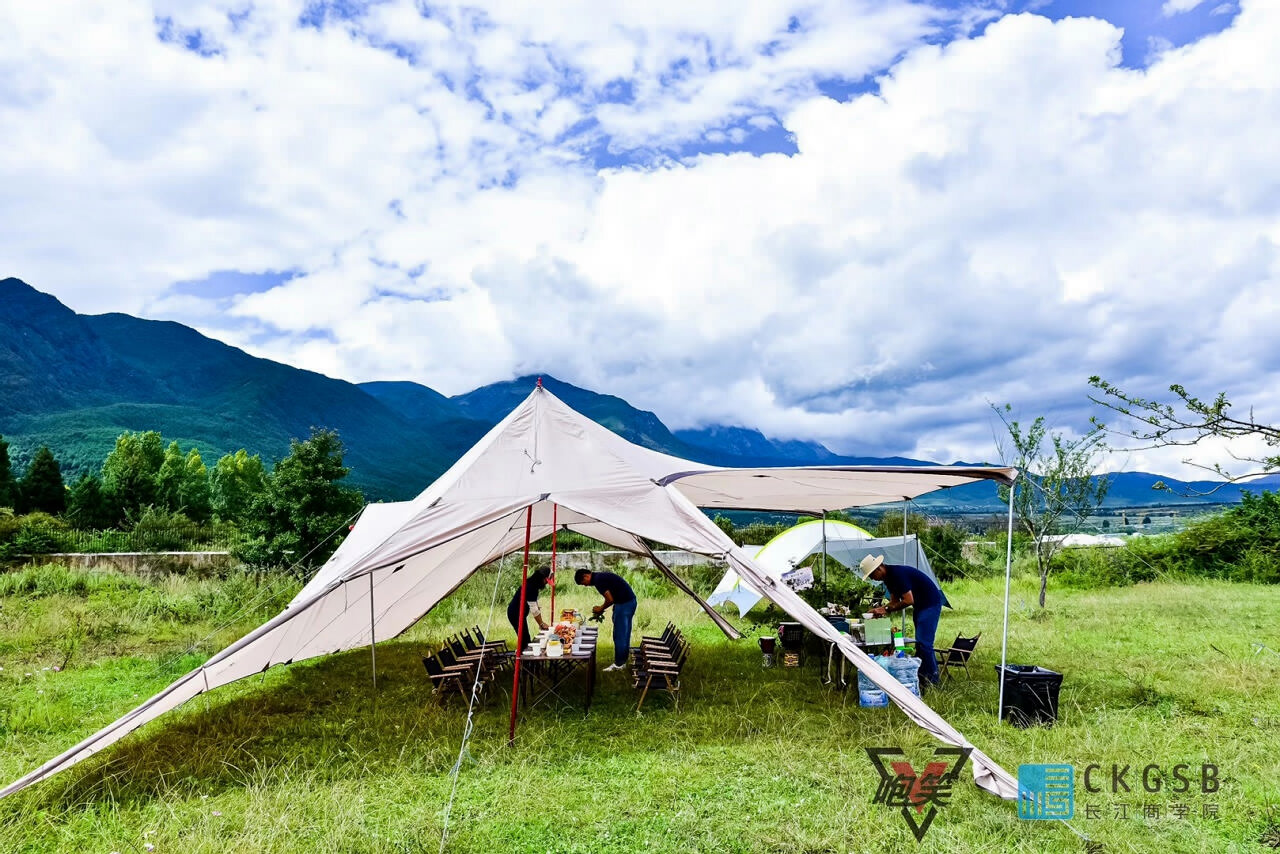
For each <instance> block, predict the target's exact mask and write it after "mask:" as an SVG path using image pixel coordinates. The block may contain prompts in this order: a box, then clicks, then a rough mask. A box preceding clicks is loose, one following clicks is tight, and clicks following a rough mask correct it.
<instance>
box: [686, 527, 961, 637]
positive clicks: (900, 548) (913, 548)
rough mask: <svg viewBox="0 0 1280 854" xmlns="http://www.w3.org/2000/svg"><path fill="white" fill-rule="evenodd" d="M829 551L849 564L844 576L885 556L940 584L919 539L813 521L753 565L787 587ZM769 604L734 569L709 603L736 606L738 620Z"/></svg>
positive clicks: (766, 548) (785, 535) (779, 539)
mask: <svg viewBox="0 0 1280 854" xmlns="http://www.w3.org/2000/svg"><path fill="white" fill-rule="evenodd" d="M824 550H825V552H826V555H827V557H830V558H834V559H835V560H837V561H839V562H840V563H841V564H843V566H844V567H845V570H843V571H852V569H853V567H855V566H857V565H858V562H859V561H860V560H862V558H863V557H864V556H865V555H884V559H885V562H886V563H906V564H910V565H912V566H915V567H917V568H918V569H919V570H920V571H921V572H923V573H924V574H925V575H928V576H929V577H930V578H932V579H933V583H934V584H938V578H937V576H935V575H934V574H933V568H932V567H931V566H930V565H929V558H928V557H927V556H926V555H925V553H924V549H922V548H921V547H920V542H919V540H918V539H917V538H916V536H915V534H909V535H907V536H906V537H873V536H871V534H870V533H868V532H867V531H865V530H863V529H862V528H859V527H858V526H857V525H854V524H852V523H850V522H843V521H839V520H836V519H826V520H822V519H811V520H809V521H807V522H801V523H800V524H798V525H794V526H792V527H790V528H788V529H787V530H785V531H783V532H782V533H780V534H778V535H777V536H776V537H774V538H773V539H772V540H770V541H769V542H767V543H765V544H764V545H763V546H761V547H760V548H759V550H757V551H756V552H755V553H754V554H753V555H752V560H754V561H755V562H756V563H757V564H759V566H760V567H761V568H762V569H764V570H765V571H766V572H767V573H768V574H769V577H770V578H773V579H775V580H778V581H781V580H782V576H783V575H784V574H785V573H787V572H790V571H791V569H792V568H793V567H795V566H797V565H799V564H800V563H801V562H802V561H804V559H805V558H807V557H809V556H810V555H815V554H818V553H820V552H822V551H824ZM873 583H874V582H873ZM939 587H941V585H939ZM763 598H764V594H763V593H761V592H760V591H759V590H757V589H756V588H755V587H753V586H751V583H750V582H748V581H744V580H743V579H742V578H741V577H740V576H739V575H738V573H736V572H734V571H733V570H732V569H730V570H728V571H727V572H725V574H724V577H723V578H721V579H720V583H719V584H717V585H716V589H715V590H714V591H713V592H712V594H711V595H710V596H708V597H707V603H708V604H709V605H713V606H715V605H723V604H725V603H726V602H732V603H733V604H734V605H736V606H737V608H738V616H740V617H745V616H746V614H747V612H748V611H750V610H751V609H752V608H754V607H755V606H756V605H757V604H759V602H760V600H761V599H763Z"/></svg>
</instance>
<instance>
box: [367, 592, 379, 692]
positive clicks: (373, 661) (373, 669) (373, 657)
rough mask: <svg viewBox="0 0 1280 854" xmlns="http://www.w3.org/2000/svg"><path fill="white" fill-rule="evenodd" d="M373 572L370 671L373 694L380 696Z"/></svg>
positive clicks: (370, 603) (370, 602) (370, 607)
mask: <svg viewBox="0 0 1280 854" xmlns="http://www.w3.org/2000/svg"><path fill="white" fill-rule="evenodd" d="M373 630H374V619H373V573H372V572H371V573H369V659H370V667H369V672H370V673H372V674H373V696H374V697H375V698H377V696H378V638H377V636H376V635H374V633H373Z"/></svg>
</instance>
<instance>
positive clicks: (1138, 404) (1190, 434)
mask: <svg viewBox="0 0 1280 854" xmlns="http://www.w3.org/2000/svg"><path fill="white" fill-rule="evenodd" d="M1089 385H1091V386H1093V387H1094V388H1095V389H1097V390H1098V391H1099V392H1101V396H1097V397H1095V396H1094V395H1090V396H1089V399H1090V400H1092V401H1093V402H1094V403H1096V404H1098V405H1099V406H1105V407H1106V408H1107V409H1110V410H1112V411H1113V412H1119V413H1120V414H1121V415H1124V416H1126V417H1128V418H1130V419H1132V420H1133V421H1134V422H1136V424H1135V425H1134V426H1133V427H1132V428H1131V429H1129V430H1128V431H1119V430H1113V431H1110V432H1114V433H1119V434H1121V435H1124V436H1127V437H1128V438H1130V439H1133V440H1135V441H1137V442H1141V443H1142V444H1141V445H1139V446H1137V447H1136V448H1135V450H1146V449H1151V448H1168V447H1190V446H1193V445H1195V444H1196V443H1198V442H1200V441H1201V440H1202V439H1207V438H1210V437H1217V438H1223V439H1242V438H1252V437H1256V438H1260V439H1262V440H1263V441H1264V442H1265V443H1266V444H1267V446H1268V447H1272V448H1276V447H1280V426H1276V425H1272V424H1264V423H1262V422H1260V421H1258V420H1257V418H1256V417H1255V416H1254V412H1253V410H1252V409H1250V410H1249V414H1248V415H1247V416H1244V417H1236V416H1234V415H1232V414H1231V412H1230V410H1231V401H1230V400H1228V399H1227V396H1226V393H1225V392H1220V393H1219V394H1218V395H1217V397H1215V398H1214V399H1213V400H1212V401H1205V400H1202V399H1200V398H1198V397H1196V396H1195V395H1193V394H1191V393H1190V392H1188V391H1187V390H1186V388H1185V387H1183V386H1182V385H1179V384H1178V383H1174V384H1173V385H1171V386H1169V391H1170V393H1171V394H1172V395H1173V397H1174V400H1173V402H1168V403H1166V402H1162V401H1158V400H1149V399H1147V398H1143V397H1139V396H1137V395H1134V394H1129V393H1127V392H1125V391H1122V390H1121V389H1119V388H1117V387H1116V386H1115V385H1114V384H1112V383H1109V382H1107V381H1106V380H1104V379H1102V377H1098V376H1093V377H1090V378H1089ZM1228 453H1229V454H1230V455H1231V457H1232V458H1233V459H1236V460H1239V461H1240V462H1242V463H1247V464H1250V465H1252V466H1260V467H1261V468H1260V470H1258V471H1251V472H1246V473H1244V474H1232V473H1231V472H1230V471H1228V470H1226V469H1225V468H1223V466H1222V465H1221V464H1219V463H1214V464H1213V465H1204V464H1201V463H1197V462H1194V461H1193V460H1190V459H1184V460H1183V461H1182V462H1183V463H1185V464H1187V465H1190V466H1195V467H1196V468H1201V469H1204V470H1205V471H1208V472H1211V473H1213V474H1214V475H1216V476H1217V477H1220V478H1222V480H1223V483H1222V484H1220V485H1219V486H1217V487H1214V489H1212V490H1209V491H1208V492H1206V493H1201V494H1209V493H1212V492H1214V491H1216V490H1217V489H1220V488H1221V487H1222V486H1225V485H1226V484H1228V483H1235V482H1238V481H1241V480H1247V479H1248V478H1253V477H1261V476H1263V475H1266V474H1270V473H1272V472H1274V471H1275V470H1276V469H1278V468H1280V454H1272V455H1267V456H1248V455H1245V456H1241V455H1239V454H1236V453H1234V452H1231V451H1228ZM1157 486H1160V484H1157Z"/></svg>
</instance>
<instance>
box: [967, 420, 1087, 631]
mask: <svg viewBox="0 0 1280 854" xmlns="http://www.w3.org/2000/svg"><path fill="white" fill-rule="evenodd" d="M992 408H993V409H994V410H995V411H996V415H998V416H999V417H1000V420H1001V421H1002V422H1003V423H1004V426H1005V429H1006V430H1007V431H1008V434H1009V435H1008V439H1007V441H1000V440H997V444H998V445H999V448H1000V458H1001V460H1003V462H1004V464H1005V465H1009V466H1013V467H1015V468H1017V469H1018V471H1019V472H1020V473H1021V478H1020V479H1019V482H1018V483H1016V484H1014V486H1013V488H1012V489H1010V487H1006V486H1002V487H1000V500H1001V501H1003V502H1005V503H1006V504H1008V503H1009V502H1010V501H1012V502H1013V512H1014V515H1015V516H1016V517H1017V519H1018V524H1019V526H1020V527H1021V528H1022V529H1023V530H1024V531H1026V533H1027V535H1028V536H1029V537H1030V538H1031V542H1032V545H1033V547H1034V550H1035V557H1036V568H1037V569H1038V570H1039V573H1040V607H1041V608H1043V607H1044V601H1045V593H1046V591H1047V590H1048V586H1049V566H1050V562H1051V561H1052V559H1053V555H1054V553H1055V552H1056V551H1057V550H1058V543H1059V539H1058V535H1061V534H1070V533H1073V532H1074V531H1076V530H1077V529H1078V528H1079V527H1080V525H1081V524H1082V523H1083V522H1084V520H1085V519H1086V518H1088V517H1089V515H1090V514H1092V513H1093V512H1094V511H1095V510H1096V509H1097V508H1098V507H1100V506H1101V505H1102V501H1103V499H1104V498H1106V497H1107V488H1108V487H1109V486H1110V485H1111V481H1110V478H1108V477H1102V476H1097V474H1096V473H1097V468H1098V466H1097V458H1098V456H1099V455H1101V454H1102V453H1104V452H1105V451H1106V448H1107V446H1106V441H1105V438H1104V433H1105V431H1106V427H1105V426H1104V425H1102V424H1099V423H1098V422H1096V421H1094V422H1091V423H1092V427H1091V428H1090V429H1089V430H1088V431H1087V432H1086V433H1085V434H1084V435H1083V436H1081V437H1080V438H1078V439H1068V438H1066V437H1065V436H1064V435H1063V434H1061V433H1056V432H1051V431H1050V430H1049V428H1048V427H1047V426H1046V425H1045V420H1044V416H1040V417H1038V418H1036V420H1035V421H1032V422H1031V424H1030V425H1029V426H1027V427H1026V428H1025V429H1024V427H1023V425H1022V424H1021V423H1019V422H1018V421H1014V420H1011V413H1012V408H1011V407H1010V406H1009V405H1008V404H1006V405H1005V406H1004V407H1003V408H1001V407H998V406H993V407H992Z"/></svg>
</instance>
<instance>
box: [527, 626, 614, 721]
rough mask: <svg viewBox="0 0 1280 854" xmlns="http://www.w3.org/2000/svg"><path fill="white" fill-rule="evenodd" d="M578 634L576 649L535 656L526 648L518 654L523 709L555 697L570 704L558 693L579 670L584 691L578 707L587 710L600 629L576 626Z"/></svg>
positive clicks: (594, 685)
mask: <svg viewBox="0 0 1280 854" xmlns="http://www.w3.org/2000/svg"><path fill="white" fill-rule="evenodd" d="M578 635H579V637H580V638H581V639H582V644H581V648H580V651H579V652H576V653H575V652H573V650H572V648H571V647H568V648H566V649H565V651H564V654H563V655H558V656H554V657H553V656H550V655H547V653H546V650H545V649H544V650H543V651H542V652H540V653H539V654H537V655H533V654H532V653H531V652H530V651H529V649H530V648H529V647H526V648H525V650H524V651H523V652H522V653H521V655H520V698H521V701H522V702H523V703H524V707H525V709H526V710H528V709H532V708H534V707H535V706H537V705H538V704H539V703H541V702H544V701H548V702H550V701H551V700H557V701H559V702H560V703H562V704H564V705H566V706H569V707H574V706H576V705H577V703H576V702H573V701H571V700H570V699H568V698H567V697H565V695H564V693H562V692H563V691H564V689H565V687H566V683H567V682H568V681H569V680H570V678H572V677H573V675H574V674H575V673H577V672H579V671H581V670H585V671H586V692H585V699H584V702H583V706H582V711H583V714H586V713H588V712H590V711H591V697H592V695H593V694H594V693H595V689H596V646H597V644H598V641H599V639H600V630H599V629H598V628H596V627H594V626H593V627H591V628H579V629H578Z"/></svg>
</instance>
